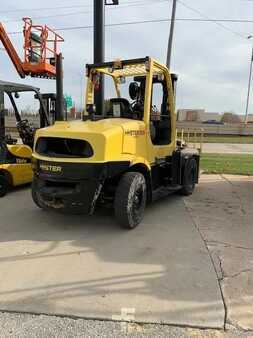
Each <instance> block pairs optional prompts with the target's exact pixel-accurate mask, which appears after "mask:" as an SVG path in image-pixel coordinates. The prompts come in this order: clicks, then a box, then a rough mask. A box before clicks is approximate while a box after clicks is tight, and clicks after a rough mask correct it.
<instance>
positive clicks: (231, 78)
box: [0, 0, 253, 114]
mask: <svg viewBox="0 0 253 338" xmlns="http://www.w3.org/2000/svg"><path fill="white" fill-rule="evenodd" d="M119 2H120V5H119V6H108V7H107V8H106V19H105V20H106V24H115V23H126V22H132V21H146V20H159V19H162V20H163V19H168V18H170V16H171V8H172V0H156V1H154V0H119ZM252 14H253V1H252V0H220V1H217V0H216V1H214V0H204V1H203V0H182V1H181V0H178V5H177V15H176V16H177V19H200V18H201V19H203V18H209V19H236V20H251V19H252ZM22 17H31V18H33V21H34V23H38V24H47V25H48V26H49V27H52V28H53V29H55V28H64V27H80V26H92V24H93V1H92V0H72V1H69V0H68V1H67V0H54V1H52V0H43V1H36V2H34V1H31V0H26V1H23V0H15V1H9V0H1V22H2V23H3V25H4V27H5V28H6V30H7V32H18V31H20V32H21V31H22V27H23V23H22V20H21V19H22ZM58 33H60V34H61V35H62V36H63V37H64V39H65V42H64V43H63V44H62V45H61V51H62V53H63V55H64V92H65V93H68V94H69V95H71V96H72V97H73V99H74V101H75V102H76V104H77V105H78V106H80V104H81V102H83V99H82V96H84V90H85V88H84V87H85V64H86V63H92V62H93V30H92V28H83V29H71V30H64V31H61V30H59V31H58ZM250 34H252V35H253V22H252V23H241V22H240V23H231V22H222V23H214V22H199V21H184V20H183V21H182V20H178V21H176V24H175V35H174V42H173V54H172V60H171V70H172V71H173V72H175V73H177V74H178V76H179V81H178V88H177V108H178V109H179V108H189V109H190V108H193V109H194V108H196V109H200V108H202V109H206V110H207V111H210V112H225V111H233V112H235V113H237V114H244V113H245V106H246V96H247V86H248V78H249V67H250V58H251V49H252V46H253V38H252V39H251V40H250V39H248V38H247V37H248V36H249V35H250ZM168 36H169V22H166V21H164V22H156V23H142V24H140V23H139V24H134V25H122V26H112V27H106V34H105V37H106V49H105V55H106V61H111V60H114V59H118V58H121V59H129V58H139V57H144V56H151V57H154V58H156V59H158V60H159V61H160V62H162V63H165V62H166V54H167V44H168ZM10 38H11V40H12V42H13V44H14V45H15V47H16V49H17V50H18V52H19V54H20V56H22V44H23V36H22V34H11V35H10ZM0 56H1V57H0V79H1V80H6V81H14V82H20V83H27V84H32V85H35V86H36V87H39V88H41V91H42V92H49V91H51V92H52V91H55V81H54V80H45V79H44V80H41V79H30V78H26V79H20V78H19V77H18V75H17V73H16V71H15V69H14V67H13V65H12V64H11V62H10V60H9V58H8V57H7V54H6V52H5V51H3V50H0ZM252 92H253V91H252ZM249 112H250V113H253V99H252V95H251V100H250V109H249Z"/></svg>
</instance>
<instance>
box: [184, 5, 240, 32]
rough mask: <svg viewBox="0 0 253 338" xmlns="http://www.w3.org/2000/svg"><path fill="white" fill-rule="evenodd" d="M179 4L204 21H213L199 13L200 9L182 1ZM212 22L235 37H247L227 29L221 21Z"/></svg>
mask: <svg viewBox="0 0 253 338" xmlns="http://www.w3.org/2000/svg"><path fill="white" fill-rule="evenodd" d="M178 2H179V3H180V4H181V5H183V6H184V7H185V8H187V9H189V10H191V11H192V12H194V13H197V14H199V15H200V16H201V17H202V18H204V19H206V20H211V19H210V18H209V17H208V16H207V15H205V14H203V13H202V12H201V11H199V10H198V9H196V8H193V7H191V6H189V5H187V4H186V3H184V2H183V1H181V0H178ZM210 22H213V23H214V24H216V25H217V26H219V27H221V28H223V29H225V30H227V31H229V32H231V33H233V34H234V35H237V36H240V37H241V38H243V39H245V36H244V35H242V34H241V33H239V32H236V31H234V30H233V29H231V28H229V27H227V26H224V25H223V24H222V23H221V21H217V20H211V21H210ZM230 22H232V21H230ZM245 35H246V34H245Z"/></svg>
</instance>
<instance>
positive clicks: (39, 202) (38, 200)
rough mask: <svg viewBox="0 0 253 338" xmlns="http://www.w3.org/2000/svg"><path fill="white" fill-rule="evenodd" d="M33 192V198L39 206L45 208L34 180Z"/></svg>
mask: <svg viewBox="0 0 253 338" xmlns="http://www.w3.org/2000/svg"><path fill="white" fill-rule="evenodd" d="M31 193H32V199H33V202H34V203H35V204H36V205H37V207H39V208H41V209H43V203H42V202H41V201H40V198H39V195H38V193H37V192H36V189H35V183H34V181H33V182H32V190H31Z"/></svg>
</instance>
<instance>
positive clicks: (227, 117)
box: [221, 112, 241, 123]
mask: <svg viewBox="0 0 253 338" xmlns="http://www.w3.org/2000/svg"><path fill="white" fill-rule="evenodd" d="M221 122H223V123H240V122H241V120H240V117H239V116H238V115H237V114H235V113H234V112H225V113H224V114H223V115H222V118H221Z"/></svg>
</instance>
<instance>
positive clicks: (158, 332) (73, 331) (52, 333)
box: [0, 313, 253, 338]
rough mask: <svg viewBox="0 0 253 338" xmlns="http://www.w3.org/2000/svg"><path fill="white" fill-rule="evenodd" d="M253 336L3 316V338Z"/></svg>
mask: <svg viewBox="0 0 253 338" xmlns="http://www.w3.org/2000/svg"><path fill="white" fill-rule="evenodd" d="M252 335H253V333H252V334H251V333H250V332H242V331H239V330H237V329H235V328H230V330H229V331H227V332H224V331H221V330H219V331H218V330H198V329H193V328H182V327H173V326H168V325H151V324H145V325H140V324H136V323H126V322H125V323H119V322H113V321H96V320H85V319H71V318H66V317H65V318H61V317H55V316H44V315H39V316H36V315H29V314H12V313H0V337H1V338H8V337H10V338H28V337H33V338H55V337H60V338H78V337H80V338H81V337H110V338H111V337H118V338H124V337H136V338H142V337H143V338H144V337H146V338H154V337H164V338H165V337H166V338H168V337H170V338H174V337H175V338H189V337H195V338H198V337H199V338H223V337H224V338H238V337H245V338H246V337H247V338H249V337H252Z"/></svg>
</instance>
